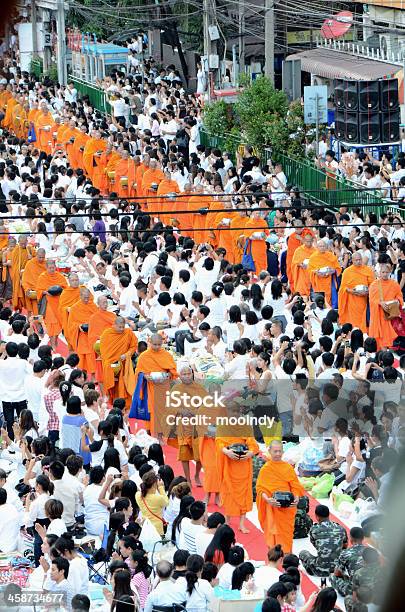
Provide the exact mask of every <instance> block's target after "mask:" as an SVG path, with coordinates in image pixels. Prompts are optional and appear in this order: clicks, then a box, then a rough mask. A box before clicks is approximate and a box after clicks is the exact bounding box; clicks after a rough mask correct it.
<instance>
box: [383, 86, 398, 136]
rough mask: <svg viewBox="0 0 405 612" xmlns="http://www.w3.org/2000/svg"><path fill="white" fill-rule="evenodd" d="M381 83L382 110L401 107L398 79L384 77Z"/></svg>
mask: <svg viewBox="0 0 405 612" xmlns="http://www.w3.org/2000/svg"><path fill="white" fill-rule="evenodd" d="M379 85H380V109H381V110H382V111H387V110H397V109H399V96H398V79H383V80H382V81H379ZM384 142H385V140H384Z"/></svg>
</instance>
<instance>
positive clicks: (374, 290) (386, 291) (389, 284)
mask: <svg viewBox="0 0 405 612" xmlns="http://www.w3.org/2000/svg"><path fill="white" fill-rule="evenodd" d="M391 271H392V267H391V265H390V264H380V278H379V279H378V280H375V281H373V282H372V283H371V285H370V288H369V301H370V329H369V336H371V337H372V338H375V339H376V341H377V350H379V351H380V350H381V349H387V348H388V349H390V348H392V344H393V342H394V340H395V338H396V337H397V335H398V334H397V333H396V332H395V330H394V328H393V327H392V325H391V321H390V320H388V319H386V318H385V316H384V313H386V312H388V303H389V302H392V301H397V302H398V303H399V306H400V307H401V308H402V306H403V303H404V300H403V297H402V291H401V288H400V286H399V284H398V283H397V281H395V280H393V279H392V278H390V274H391Z"/></svg>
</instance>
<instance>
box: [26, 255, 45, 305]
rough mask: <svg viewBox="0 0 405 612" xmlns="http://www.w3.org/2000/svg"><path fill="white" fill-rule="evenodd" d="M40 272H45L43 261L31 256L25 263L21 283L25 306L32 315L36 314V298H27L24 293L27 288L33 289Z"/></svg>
mask: <svg viewBox="0 0 405 612" xmlns="http://www.w3.org/2000/svg"><path fill="white" fill-rule="evenodd" d="M42 272H46V264H45V261H41V262H40V261H38V259H37V258H36V257H33V258H32V259H29V260H28V261H27V263H26V264H25V268H24V272H23V273H22V277H21V284H22V287H23V289H24V294H25V307H26V309H27V310H28V312H32V313H33V314H34V315H36V314H38V300H36V299H35V300H34V299H30V298H28V297H27V295H26V294H27V291H28V290H29V289H30V290H31V291H35V288H36V286H37V281H38V278H39V276H40V275H41V274H42Z"/></svg>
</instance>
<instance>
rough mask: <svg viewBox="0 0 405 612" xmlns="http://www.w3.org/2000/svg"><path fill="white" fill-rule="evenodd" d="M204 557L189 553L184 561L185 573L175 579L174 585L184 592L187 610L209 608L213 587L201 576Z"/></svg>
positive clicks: (201, 611) (195, 611)
mask: <svg viewBox="0 0 405 612" xmlns="http://www.w3.org/2000/svg"><path fill="white" fill-rule="evenodd" d="M203 567H204V559H203V558H202V557H201V556H200V555H190V556H189V558H188V559H187V562H186V574H185V576H184V578H183V577H180V578H178V579H177V581H176V586H177V585H178V587H179V589H180V590H181V591H183V592H184V595H183V596H184V600H185V602H186V608H187V610H193V612H204V611H205V610H209V609H210V608H211V605H210V604H211V601H212V599H213V593H214V592H213V588H212V586H211V585H210V583H209V582H208V580H203V579H202V578H201V573H202V570H203Z"/></svg>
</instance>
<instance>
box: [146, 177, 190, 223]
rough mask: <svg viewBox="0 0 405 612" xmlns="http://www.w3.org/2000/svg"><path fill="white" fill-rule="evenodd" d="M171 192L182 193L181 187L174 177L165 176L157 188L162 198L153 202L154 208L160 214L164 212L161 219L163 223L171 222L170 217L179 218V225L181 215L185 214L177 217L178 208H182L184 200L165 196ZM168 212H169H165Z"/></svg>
mask: <svg viewBox="0 0 405 612" xmlns="http://www.w3.org/2000/svg"><path fill="white" fill-rule="evenodd" d="M169 193H180V187H179V185H178V183H177V181H173V180H172V179H168V178H166V177H165V178H164V179H163V180H162V181H161V182H160V183H159V187H158V190H157V195H158V196H162V197H161V198H156V200H154V203H153V207H152V208H153V210H154V211H156V212H157V213H158V214H160V213H163V214H162V216H161V217H160V219H161V220H162V221H163V223H169V220H170V219H177V220H178V222H179V223H178V224H177V223H176V225H177V226H178V227H179V225H180V223H181V217H182V216H183V215H179V217H180V218H178V217H176V214H175V213H176V212H177V210H181V203H182V200H180V201H178V200H175V199H172V200H171V199H167V198H165V197H163V196H166V195H167V194H169ZM179 205H180V207H179ZM166 212H167V214H165V213H166Z"/></svg>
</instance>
